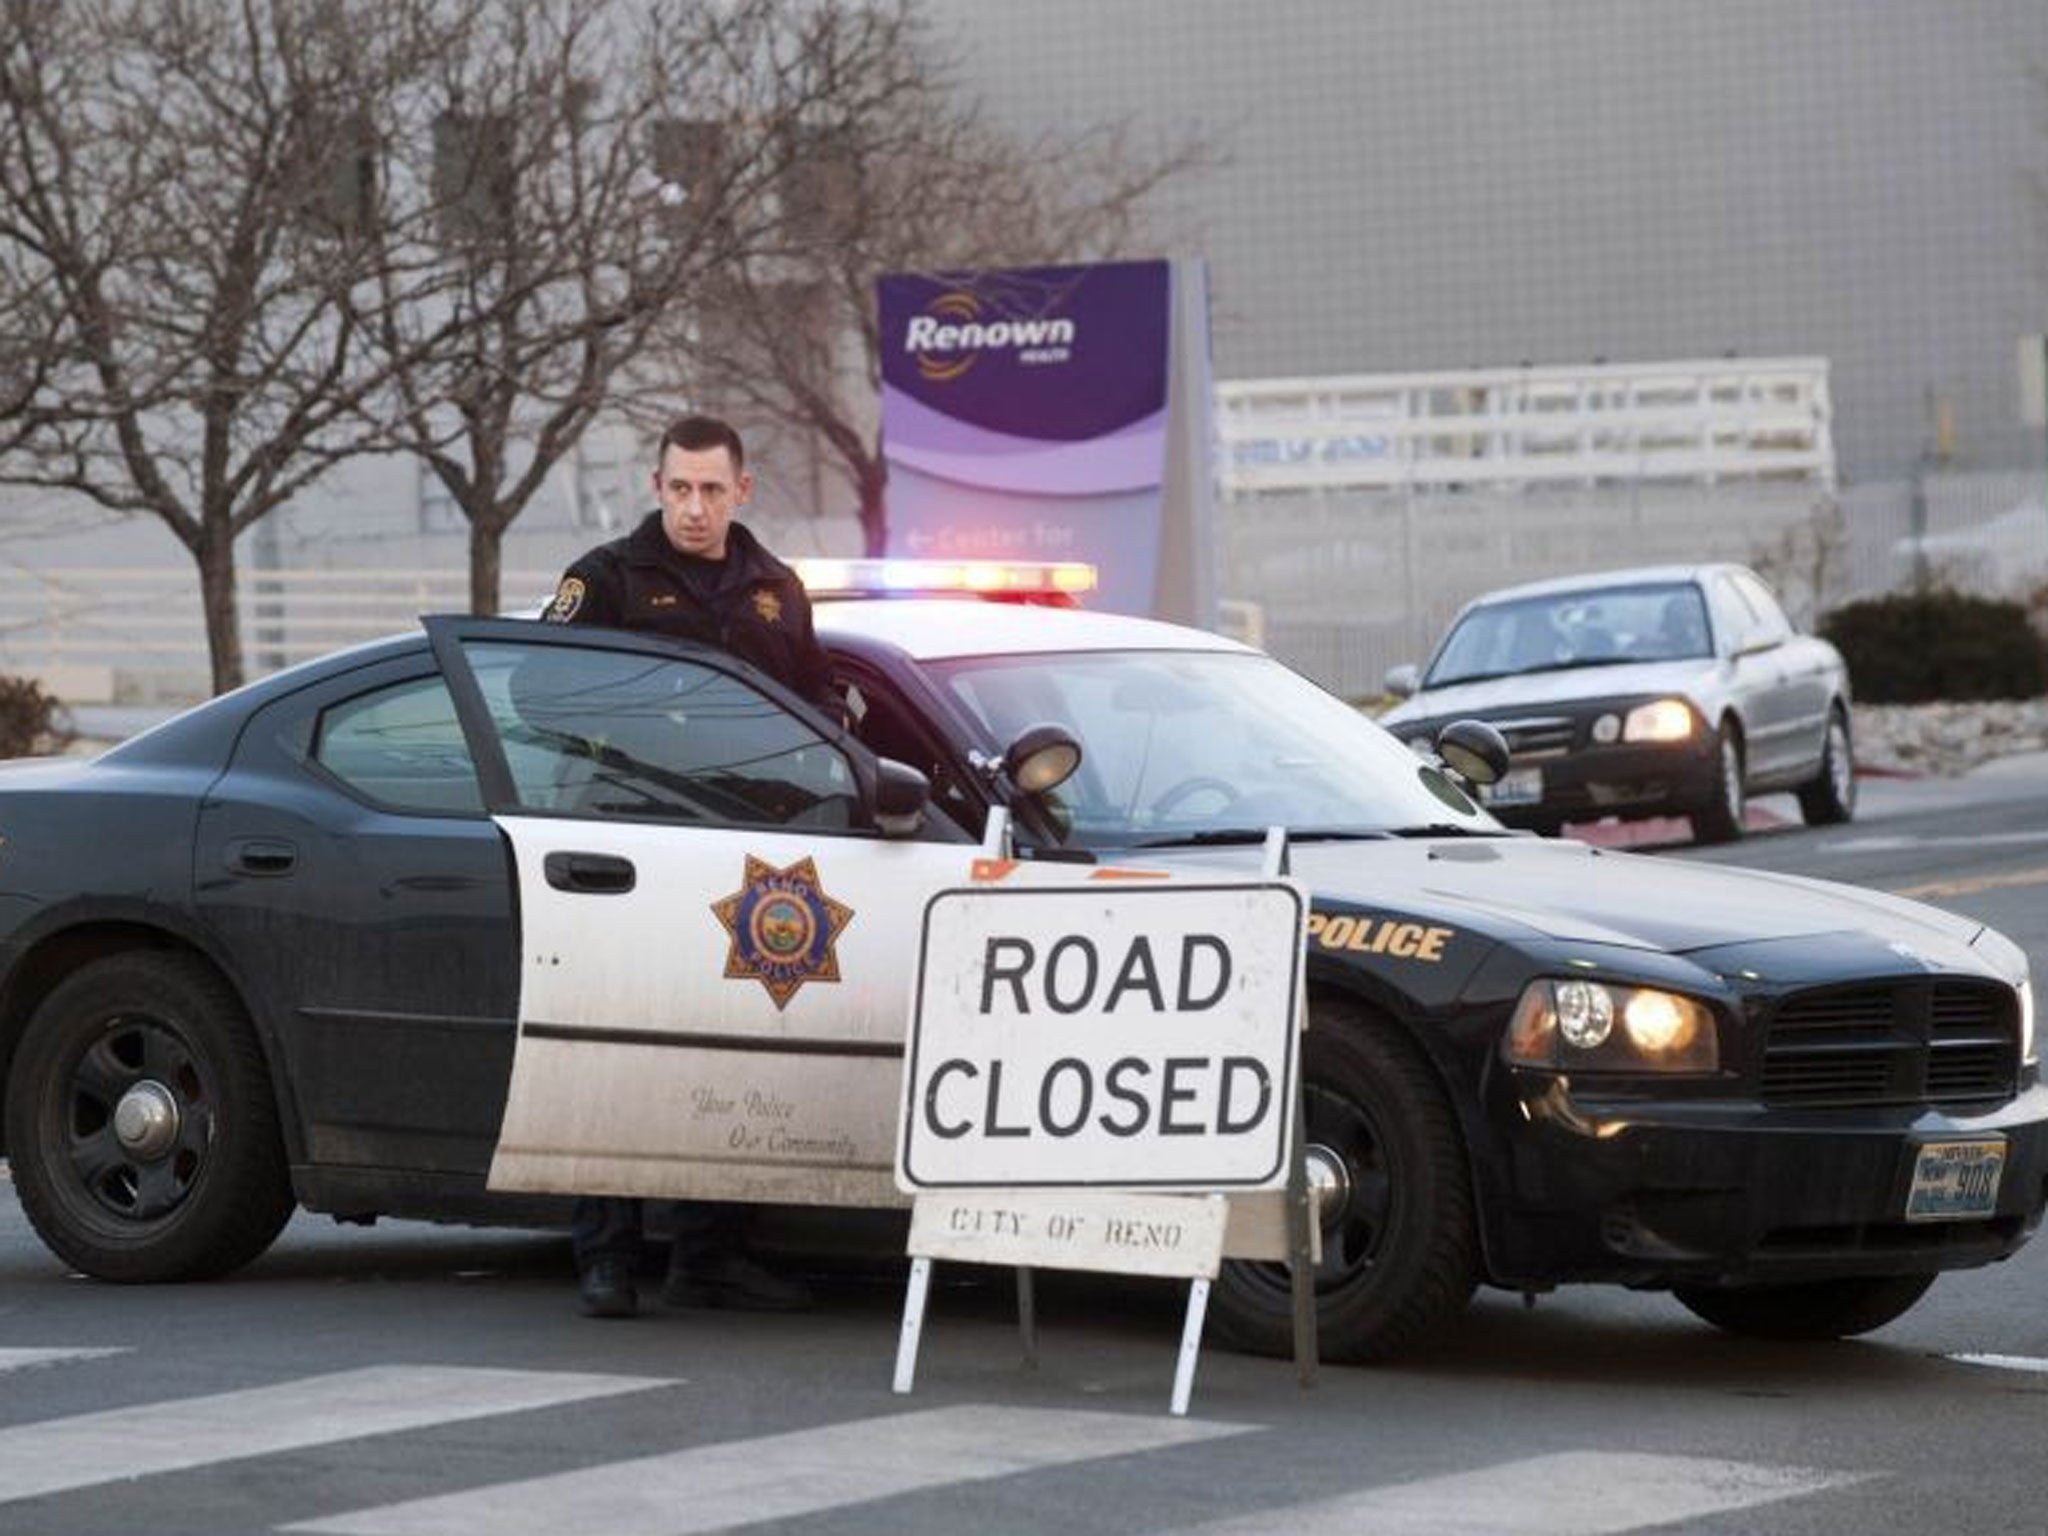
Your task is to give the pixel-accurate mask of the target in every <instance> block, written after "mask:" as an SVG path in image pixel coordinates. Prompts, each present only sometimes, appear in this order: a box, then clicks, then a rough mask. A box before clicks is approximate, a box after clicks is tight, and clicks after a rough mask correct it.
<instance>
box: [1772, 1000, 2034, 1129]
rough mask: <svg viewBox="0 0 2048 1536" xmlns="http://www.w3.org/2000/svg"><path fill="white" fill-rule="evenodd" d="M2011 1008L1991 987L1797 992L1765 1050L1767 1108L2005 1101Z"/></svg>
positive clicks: (2013, 1078)
mask: <svg viewBox="0 0 2048 1536" xmlns="http://www.w3.org/2000/svg"><path fill="white" fill-rule="evenodd" d="M2018 1076H2019V1020H2018V1003H2017V1000H2016V998H2015V997H2014V995H2013V993H2012V992H2011V991H2010V989H2008V988H2005V987H2000V986H1998V985H1996V984H1995V983H1989V982H1968V981H1911V982H1898V983H1881V984H1875V985H1866V986H1855V987H1830V988H1826V989H1821V990H1816V991H1812V992H1798V993H1794V994H1793V995H1792V996H1791V997H1789V998H1787V999H1786V1000H1785V1001H1784V1002H1782V1003H1780V1004H1779V1005H1778V1009H1777V1012H1776V1015H1775V1016H1774V1017H1773V1019H1772V1021H1771V1027H1770V1033H1769V1035H1768V1036H1767V1037H1766V1039H1765V1042H1764V1058H1763V1098H1764V1102H1765V1103H1767V1104H1811V1105H1837V1104H1922V1103H1944V1102H1952V1101H1956V1100H1970V1099H2003V1098H2010V1097H2011V1096H2012V1093H2013V1091H2014V1089H2015V1088H2016V1086H2017V1083H2018Z"/></svg>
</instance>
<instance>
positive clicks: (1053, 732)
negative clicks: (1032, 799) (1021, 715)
mask: <svg viewBox="0 0 2048 1536" xmlns="http://www.w3.org/2000/svg"><path fill="white" fill-rule="evenodd" d="M1080 766H1081V743H1080V742H1078V741H1076V740H1075V739H1074V733H1073V732H1072V731H1070V730H1068V729H1067V728H1066V727H1065V726H1063V725H1034V726H1030V727H1028V728H1027V729H1025V730H1024V731H1023V732H1022V733H1020V734H1019V735H1018V737H1017V739H1016V740H1015V741H1013V742H1011V743H1010V745H1009V747H1008V748H1007V749H1006V750H1005V751H1004V753H1003V772H1004V773H1005V774H1006V775H1008V777H1009V780H1010V782H1011V783H1012V784H1014V785H1016V786H1017V788H1018V790H1019V791H1020V792H1022V793H1023V794H1027V795H1042V794H1044V793H1045V792H1046V791H1047V790H1050V789H1058V788H1059V787H1060V785H1062V784H1064V783H1066V782H1067V780H1068V779H1070V778H1072V777H1073V776H1074V770H1075V769H1076V768H1079V767H1080Z"/></svg>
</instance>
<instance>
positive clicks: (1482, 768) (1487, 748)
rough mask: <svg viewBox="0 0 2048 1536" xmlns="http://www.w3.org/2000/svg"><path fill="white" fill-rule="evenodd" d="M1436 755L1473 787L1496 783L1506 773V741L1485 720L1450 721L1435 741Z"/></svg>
mask: <svg viewBox="0 0 2048 1536" xmlns="http://www.w3.org/2000/svg"><path fill="white" fill-rule="evenodd" d="M1436 755H1437V756H1438V757H1440V758H1442V759H1443V760H1444V766H1445V767H1446V768H1448V769H1450V770H1451V772H1453V773H1455V774H1457V775H1458V776H1459V777H1460V778H1462V779H1465V780H1466V781H1468V782H1469V783H1473V784H1497V783H1499V782H1500V779H1501V776H1502V775H1503V774H1505V773H1506V772H1507V771H1508V739H1507V738H1506V737H1505V736H1503V735H1501V733H1500V732H1499V731H1497V730H1495V729H1494V728H1493V727H1492V726H1490V725H1488V724H1487V723H1486V722H1485V721H1484V720H1453V721H1452V722H1451V723H1450V724H1449V725H1447V726H1445V727H1444V729H1443V734H1442V735H1440V736H1438V737H1437V739H1436Z"/></svg>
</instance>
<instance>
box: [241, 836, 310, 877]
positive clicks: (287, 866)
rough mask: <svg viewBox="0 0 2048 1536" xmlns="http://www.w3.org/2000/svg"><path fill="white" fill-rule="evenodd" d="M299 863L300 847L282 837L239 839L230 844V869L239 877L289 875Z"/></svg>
mask: <svg viewBox="0 0 2048 1536" xmlns="http://www.w3.org/2000/svg"><path fill="white" fill-rule="evenodd" d="M298 862H299V849H298V845H297V844H296V843H288V842H286V841H285V840H284V839H283V838H281V837H238V838H236V839H235V840H234V841H233V842H232V843H229V844H228V868H229V869H231V870H233V871H234V872H235V873H236V874H238V875H258V876H263V877H266V878H268V877H274V876H277V875H288V874H290V873H291V872H292V870H293V869H295V868H296V867H297V866H298Z"/></svg>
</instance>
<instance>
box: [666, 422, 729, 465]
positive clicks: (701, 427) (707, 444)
mask: <svg viewBox="0 0 2048 1536" xmlns="http://www.w3.org/2000/svg"><path fill="white" fill-rule="evenodd" d="M671 447H675V448H680V449H682V450H683V452H685V453H703V452H704V451H705V450H707V449H711V448H723V449H725V450H726V451H727V452H728V453H730V454H731V455H732V467H733V470H734V472H735V473H737V472H738V471H740V470H742V469H745V468H746V467H747V450H746V449H745V448H743V447H741V446H740V435H739V433H738V432H737V431H736V430H734V428H733V427H732V425H731V423H729V422H724V421H720V420H719V419H718V418H717V417H716V416H678V417H677V418H676V419H675V420H674V421H672V422H670V423H669V424H668V426H667V427H666V428H664V429H663V431H662V434H661V441H660V442H659V443H657V444H656V445H655V448H654V463H655V467H656V468H657V469H659V468H660V466H661V461H662V460H663V459H665V458H667V457H668V451H669V449H670V448H671Z"/></svg>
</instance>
